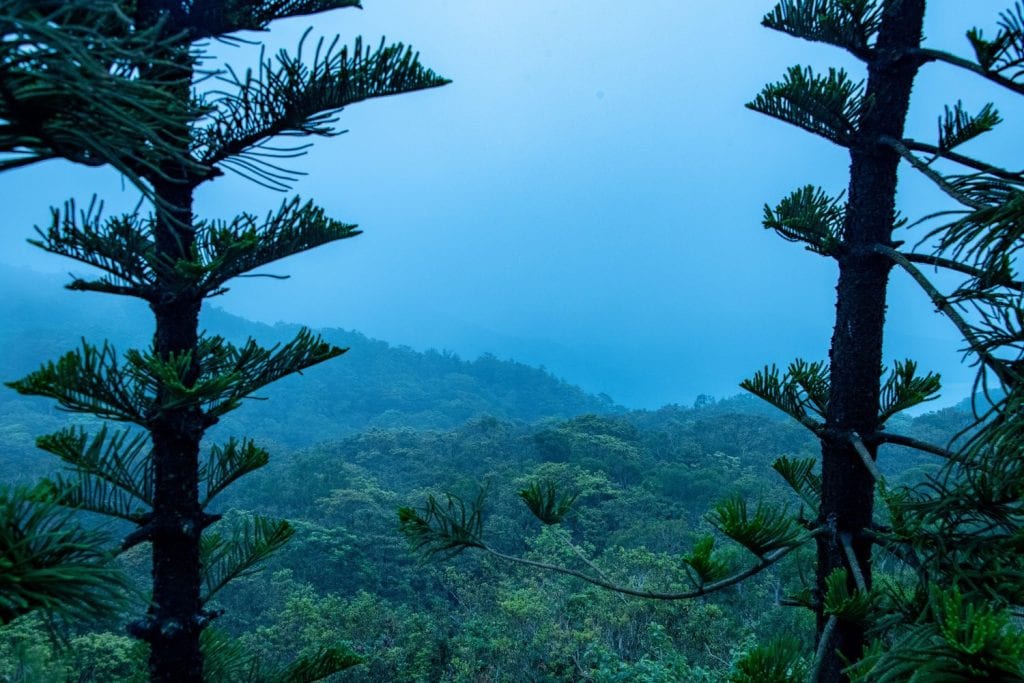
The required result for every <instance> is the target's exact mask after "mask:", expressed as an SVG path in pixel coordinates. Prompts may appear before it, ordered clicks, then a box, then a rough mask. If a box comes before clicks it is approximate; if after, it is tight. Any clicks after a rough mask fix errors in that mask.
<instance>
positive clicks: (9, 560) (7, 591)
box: [0, 0, 191, 623]
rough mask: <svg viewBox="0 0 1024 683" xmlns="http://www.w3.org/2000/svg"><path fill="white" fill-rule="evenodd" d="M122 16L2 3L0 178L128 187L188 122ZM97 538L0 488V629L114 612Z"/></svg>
mask: <svg viewBox="0 0 1024 683" xmlns="http://www.w3.org/2000/svg"><path fill="white" fill-rule="evenodd" d="M123 10H124V8H123V7H121V6H120V5H118V4H117V3H113V2H110V3H97V2H81V1H79V0H73V1H71V2H41V1H35V2H27V1H25V0H4V2H2V3H0V29H2V30H0V36H2V38H0V151H2V152H3V153H5V155H6V156H5V158H4V159H3V160H0V171H7V170H11V169H15V168H18V167H21V166H26V165H29V164H32V163H36V162H38V161H43V160H46V159H54V158H63V159H66V160H69V161H73V162H76V163H82V164H87V165H90V166H98V165H103V164H109V165H112V166H113V167H115V168H117V169H119V170H120V171H122V172H123V173H125V174H127V175H128V176H129V177H130V178H132V180H133V181H135V182H138V181H139V178H138V177H137V176H133V175H132V174H131V172H130V168H129V166H130V165H133V164H140V165H141V164H144V163H145V162H146V158H147V157H148V156H149V152H148V149H149V146H150V143H149V142H147V141H150V140H153V141H156V143H157V144H160V141H161V139H162V134H163V132H164V131H166V130H167V129H168V128H169V127H171V126H174V125H180V123H182V122H184V121H185V120H186V117H187V116H188V111H189V110H190V109H191V104H190V103H181V102H178V101H174V100H172V99H171V98H170V97H168V96H167V95H166V93H164V92H163V91H162V90H160V89H159V88H157V87H154V86H153V84H151V83H148V82H146V81H145V80H143V79H140V78H137V77H135V76H134V75H133V74H132V69H133V68H132V64H133V63H137V62H141V61H142V60H144V59H145V57H146V55H147V54H149V53H151V52H152V51H153V50H154V49H155V48H156V47H158V45H160V43H161V38H160V36H159V35H158V32H157V31H156V30H150V31H134V30H132V27H131V25H130V22H129V21H128V20H127V18H126V17H125V15H124V11H123ZM162 47H169V46H168V45H162ZM183 56H184V57H185V58H187V57H188V54H187V52H184V53H183ZM165 151H167V152H171V153H173V152H174V151H175V150H174V148H173V147H165ZM182 159H183V160H184V157H182ZM103 539H104V537H103V535H102V534H99V533H97V532H95V531H90V530H87V529H85V528H84V527H82V526H81V525H80V524H78V523H77V521H76V520H75V519H74V518H73V515H72V514H71V513H69V512H68V511H66V510H64V509H62V508H61V507H60V506H59V505H58V501H56V500H55V499H54V497H53V496H52V495H51V494H50V493H49V492H47V491H45V490H41V489H38V488H29V487H24V486H21V487H8V486H3V487H0V557H2V558H3V561H2V563H0V623H7V622H9V621H11V620H12V619H14V618H16V617H18V616H21V615H23V614H25V613H27V612H29V611H32V610H36V609H41V610H44V611H46V612H47V613H49V614H50V615H58V616H60V617H62V618H63V619H74V618H80V617H92V616H100V615H107V614H109V613H111V612H112V611H114V610H115V609H117V608H119V607H121V606H123V594H124V593H125V590H126V587H127V586H126V580H125V577H124V576H123V574H121V573H120V572H119V571H117V570H116V569H115V568H114V566H113V565H112V564H111V562H110V559H111V558H110V554H109V553H108V552H106V551H105V550H104V549H103Z"/></svg>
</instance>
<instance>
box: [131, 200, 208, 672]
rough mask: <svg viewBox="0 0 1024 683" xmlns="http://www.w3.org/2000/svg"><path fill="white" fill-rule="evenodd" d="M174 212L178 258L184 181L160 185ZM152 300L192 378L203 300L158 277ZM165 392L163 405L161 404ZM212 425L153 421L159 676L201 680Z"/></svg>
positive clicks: (187, 413)
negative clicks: (206, 472)
mask: <svg viewBox="0 0 1024 683" xmlns="http://www.w3.org/2000/svg"><path fill="white" fill-rule="evenodd" d="M156 190H157V196H158V197H159V198H160V199H161V200H162V201H165V202H167V204H168V205H169V207H173V210H169V211H167V212H166V213H163V214H162V215H160V217H159V218H158V220H157V224H156V229H155V238H156V246H157V252H158V253H159V254H161V255H163V256H164V257H166V258H169V259H170V260H171V261H172V262H173V260H175V259H176V258H178V257H185V256H187V254H188V252H189V250H190V249H191V246H192V233H191V230H190V226H191V219H192V215H191V206H192V197H191V194H192V191H191V189H190V188H189V187H187V186H185V185H169V186H159V185H158V186H157V188H156ZM156 289H157V291H156V292H155V296H154V300H153V302H152V303H151V308H152V310H153V313H154V316H155V317H156V333H155V335H154V337H153V346H154V350H155V352H156V353H157V355H159V356H160V357H161V358H165V359H167V358H171V357H174V356H177V357H181V356H182V355H183V354H190V355H191V357H192V363H191V365H190V367H189V369H188V374H187V376H186V381H185V384H186V386H188V385H191V384H194V382H195V380H196V377H197V375H198V365H197V363H196V352H197V346H198V333H199V309H200V307H201V304H202V299H201V298H200V297H199V296H198V295H197V293H196V292H194V291H191V289H186V290H185V291H181V290H180V289H179V288H178V287H177V286H176V283H174V282H167V281H162V282H161V281H159V280H158V285H157V288H156ZM160 394H162V390H160V391H158V403H160V402H162V398H163V396H161V395H160ZM205 430H206V423H205V418H204V415H203V413H202V411H201V409H200V408H199V407H198V406H195V405H191V406H184V407H181V408H172V409H168V410H165V411H163V412H162V413H161V414H160V415H159V416H157V417H156V418H155V419H154V420H153V423H152V424H151V426H150V432H151V436H152V442H153V468H154V491H153V498H154V500H153V503H154V504H153V518H152V521H151V526H152V529H153V532H152V535H151V541H152V545H153V570H152V571H153V603H152V606H151V608H150V612H149V618H148V620H147V622H148V623H147V631H148V632H147V633H144V634H143V637H144V638H145V639H146V640H147V641H148V642H149V643H150V648H151V650H150V660H149V668H150V677H151V679H152V680H153V681H161V682H164V681H166V682H168V683H170V682H171V681H181V682H186V681H188V682H190V681H197V682H198V681H202V680H203V676H202V674H203V665H202V655H201V653H200V650H199V635H200V632H201V631H202V628H203V626H204V624H205V621H206V617H205V616H204V612H203V609H202V603H201V601H200V591H199V584H200V569H201V567H200V561H199V540H200V535H201V534H202V531H203V528H204V526H205V524H206V520H205V516H204V514H203V511H202V508H201V507H200V504H199V482H198V471H199V444H200V441H201V440H202V438H203V433H204V432H205Z"/></svg>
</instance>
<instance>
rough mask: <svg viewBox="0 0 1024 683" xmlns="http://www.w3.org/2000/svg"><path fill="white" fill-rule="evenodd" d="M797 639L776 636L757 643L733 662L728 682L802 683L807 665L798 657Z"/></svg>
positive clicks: (799, 649)
mask: <svg viewBox="0 0 1024 683" xmlns="http://www.w3.org/2000/svg"><path fill="white" fill-rule="evenodd" d="M801 649H802V648H801V646H800V641H798V640H795V639H793V638H775V639H772V640H770V641H768V642H767V643H765V644H764V645H758V646H756V647H754V648H753V649H751V650H750V651H749V652H747V653H746V654H744V655H743V656H742V657H740V659H739V660H738V661H737V662H736V664H735V666H734V668H733V671H732V673H731V674H730V676H729V681H730V683H803V681H804V679H805V678H806V676H807V666H806V665H805V664H804V662H803V660H802V659H801V658H800V653H801Z"/></svg>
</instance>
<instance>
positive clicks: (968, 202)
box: [878, 136, 988, 210]
mask: <svg viewBox="0 0 1024 683" xmlns="http://www.w3.org/2000/svg"><path fill="white" fill-rule="evenodd" d="M878 141H879V142H880V143H882V144H884V145H889V146H890V147H892V148H893V149H894V150H896V151H897V152H898V153H899V155H900V156H901V157H903V158H904V159H905V160H906V161H907V162H908V163H909V164H910V165H911V166H913V167H914V168H915V169H917V170H918V171H920V172H921V173H922V174H924V175H925V176H927V177H928V179H929V180H931V181H932V182H933V183H935V185H936V186H937V187H938V188H939V189H940V190H942V191H943V192H945V193H946V194H947V195H949V196H950V197H952V198H953V199H955V200H956V201H957V202H959V203H961V204H963V205H965V206H969V207H971V208H972V209H975V210H981V209H985V208H988V207H987V206H986V205H985V204H984V203H982V202H979V201H977V200H976V199H974V198H972V197H970V196H968V195H966V194H964V193H963V192H961V191H960V190H959V189H957V188H956V187H955V186H954V185H953V184H952V183H950V182H949V181H948V180H947V179H946V178H945V177H944V176H943V175H942V174H941V173H939V172H938V171H936V170H935V169H933V168H932V167H931V166H929V165H928V164H927V163H926V162H924V161H922V160H921V159H919V158H918V157H917V155H915V154H914V153H913V152H912V151H911V150H910V149H909V148H908V147H907V146H906V145H905V144H904V142H903V141H902V140H897V139H895V138H891V137H888V136H882V137H880V138H879V140H878Z"/></svg>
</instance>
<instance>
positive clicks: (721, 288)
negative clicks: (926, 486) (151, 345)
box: [0, 0, 1024, 407]
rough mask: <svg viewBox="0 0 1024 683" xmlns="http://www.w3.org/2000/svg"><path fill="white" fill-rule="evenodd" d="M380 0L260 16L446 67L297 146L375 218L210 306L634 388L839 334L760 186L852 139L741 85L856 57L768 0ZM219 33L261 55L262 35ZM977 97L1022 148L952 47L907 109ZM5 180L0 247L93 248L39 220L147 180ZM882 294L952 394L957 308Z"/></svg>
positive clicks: (235, 184) (929, 200) (817, 352)
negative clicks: (43, 232)
mask: <svg viewBox="0 0 1024 683" xmlns="http://www.w3.org/2000/svg"><path fill="white" fill-rule="evenodd" d="M930 5H931V7H930V8H929V16H928V21H927V25H926V34H927V37H928V40H929V42H930V43H931V44H932V45H933V46H936V47H942V48H946V49H949V50H950V51H953V52H956V53H959V54H964V55H967V54H968V52H967V50H968V46H967V42H966V40H964V38H963V34H964V31H965V30H966V29H967V28H969V27H970V26H972V25H979V26H983V27H989V28H990V27H992V26H993V24H994V20H995V17H996V15H997V13H998V12H999V11H1000V10H1001V9H1003V8H1004V7H1005V3H1004V2H992V1H990V0H972V1H971V2H966V1H965V0H961V1H956V0H941V1H938V0H933V2H931V3H930ZM365 7H366V9H365V10H363V11H358V10H344V11H338V12H334V13H330V14H327V15H323V16H319V17H314V18H305V19H296V20H290V21H288V22H281V23H280V24H278V25H276V26H275V28H274V30H273V31H272V32H271V33H270V34H268V35H266V36H261V37H262V38H264V39H266V40H267V42H268V45H270V46H271V49H277V48H280V47H291V46H292V45H294V44H295V42H296V41H297V39H298V37H299V36H300V35H301V33H302V31H303V30H304V29H305V27H306V26H308V25H310V24H312V25H313V26H314V35H332V34H334V33H340V34H341V35H342V37H343V38H350V37H352V36H355V35H363V36H364V37H365V38H366V39H367V40H368V41H370V42H371V43H374V42H376V41H377V40H379V36H381V35H386V36H387V37H388V38H389V39H392V40H402V41H404V42H407V43H411V44H413V45H414V46H415V47H416V48H417V49H418V50H419V51H420V53H421V59H422V61H423V63H424V64H426V65H427V66H430V67H432V68H433V69H435V70H436V71H438V72H439V73H441V74H443V75H445V76H447V77H449V78H451V79H453V83H452V84H451V85H448V86H446V87H444V88H440V89H436V90H432V91H428V92H423V93H416V94H411V95H403V96H400V97H395V98H389V99H387V100H377V101H371V102H366V103H361V104H358V105H355V106H353V107H351V108H349V109H347V110H345V111H344V112H342V114H341V115H340V119H339V126H340V127H341V128H344V129H348V130H349V132H348V133H347V134H345V135H342V136H340V137H337V138H333V139H329V140H318V141H316V145H315V147H314V148H313V149H312V150H311V152H310V153H309V154H308V155H307V156H306V157H305V158H303V159H300V160H298V161H296V162H295V163H294V167H295V168H297V169H300V170H302V171H305V172H307V173H308V174H309V175H308V176H307V177H305V178H304V179H303V180H302V181H300V182H299V183H297V185H296V186H295V192H296V193H298V194H300V195H302V196H303V197H306V198H314V199H316V200H317V201H318V202H319V203H320V204H321V205H322V206H324V207H325V208H326V209H327V210H328V211H329V212H330V214H331V215H333V216H335V217H336V218H339V219H341V220H344V221H348V222H353V223H358V224H359V225H360V227H361V228H362V229H363V230H364V231H365V234H363V235H361V236H359V237H357V238H356V239H353V240H346V241H344V242H341V243H339V244H336V245H332V246H329V247H325V248H322V249H318V250H315V251H313V252H310V253H307V254H304V255H301V256H297V257H293V258H291V259H289V260H287V261H284V262H281V263H280V264H277V265H275V266H274V267H272V268H270V269H268V271H267V272H272V273H279V274H289V275H291V276H292V277H291V278H290V279H289V280H287V281H284V282H278V281H272V280H265V279H255V280H244V281H239V282H236V283H235V286H234V287H233V289H232V291H231V292H230V293H229V294H227V295H226V296H224V297H221V298H219V299H217V300H214V302H213V303H214V304H215V305H219V306H222V307H224V308H225V309H227V310H229V311H231V312H234V313H238V314H241V315H244V316H246V317H249V318H252V319H256V320H261V321H266V322H275V321H278V320H282V321H288V322H300V323H305V324H309V325H312V326H334V327H344V328H351V329H356V330H359V331H361V332H363V333H365V334H368V335H370V336H372V337H377V338H380V339H384V340H386V341H389V342H391V343H394V344H405V345H409V346H412V347H414V348H418V349H425V348H430V347H433V348H437V349H446V350H450V351H454V352H456V353H458V354H460V355H462V356H464V357H474V356H476V355H478V354H480V353H483V352H491V353H494V354H495V355H497V356H499V357H502V358H515V359H516V360H520V361H523V362H528V363H531V364H536V365H544V366H546V367H547V368H548V369H549V370H551V371H552V372H554V373H555V374H556V375H559V376H562V377H564V378H566V379H567V380H569V381H570V382H573V383H576V384H580V385H581V386H582V387H584V388H585V389H587V390H590V391H593V392H604V393H607V394H609V395H610V396H612V397H613V398H614V399H615V400H616V401H618V402H620V403H623V404H625V405H628V406H631V407H657V406H659V405H662V404H665V403H689V402H691V401H692V400H693V399H694V397H695V396H696V395H697V394H701V393H707V394H713V395H717V396H728V395H732V394H734V393H737V392H738V387H737V384H738V383H739V382H740V381H741V380H742V379H743V378H744V377H747V376H749V375H750V374H752V373H753V372H754V371H755V370H757V369H759V368H760V367H761V366H763V365H764V364H766V363H779V364H784V363H787V362H789V361H790V360H792V359H793V358H796V357H804V358H806V359H808V360H817V359H823V358H825V357H826V356H827V351H828V342H829V337H830V335H831V326H832V314H833V306H834V300H833V299H834V287H835V274H836V272H835V268H834V265H833V264H832V263H831V262H830V261H828V260H827V259H824V258H821V257H818V256H816V255H813V254H811V253H809V252H806V251H804V250H803V249H801V247H800V246H799V245H795V244H791V243H787V242H785V241H783V240H782V239H780V238H779V237H777V236H776V235H774V234H773V233H771V232H769V231H766V230H764V229H763V228H762V227H761V223H760V219H761V213H762V206H763V205H764V204H765V203H771V204H772V205H774V203H775V202H776V201H777V200H778V199H780V198H781V197H783V196H784V195H786V194H787V193H789V192H790V191H791V190H793V189H796V188H797V187H799V186H801V185H804V184H807V183H813V184H817V185H821V186H822V187H824V188H825V189H826V190H828V191H830V192H833V193H834V192H838V191H841V190H842V189H844V188H845V185H846V173H847V166H848V157H847V154H846V152H845V150H842V149H839V148H836V147H833V146H831V145H830V144H829V143H828V142H826V141H824V140H822V139H819V138H815V137H813V136H811V135H810V134H807V133H804V132H802V131H799V130H796V129H794V128H791V127H789V126H787V125H785V124H783V123H781V122H778V121H775V120H772V119H769V118H766V117H764V116H761V115H759V114H756V113H754V112H751V111H749V110H747V109H745V108H744V106H743V104H744V103H745V102H747V101H749V100H750V99H752V98H753V97H754V96H755V95H756V94H757V93H758V91H759V90H760V89H761V87H762V86H763V85H764V84H765V83H767V82H770V81H774V80H777V79H778V78H779V77H781V75H782V74H783V73H784V71H785V69H786V68H787V67H788V66H791V65H793V64H806V65H812V66H815V67H816V68H818V69H820V70H824V69H826V68H827V67H829V66H843V67H846V68H847V69H849V70H850V71H851V73H853V74H854V75H855V76H856V77H858V78H859V77H861V76H862V74H863V72H862V70H861V68H860V66H859V65H858V64H857V63H854V62H853V61H852V60H851V59H849V58H848V57H846V56H845V55H844V54H843V53H842V52H840V51H839V50H837V49H833V48H829V47H827V46H822V45H815V44H811V43H808V42H805V41H800V40H797V39H794V38H791V37H788V36H785V35H782V34H778V33H775V32H772V31H769V30H767V29H764V28H762V27H761V26H760V25H759V20H760V17H761V16H762V15H763V14H764V13H765V12H766V11H768V10H769V9H771V7H772V3H771V2H760V1H753V0H737V1H734V2H729V3H710V2H680V0H643V1H642V2H637V3H629V4H627V5H624V4H623V3H619V2H610V1H607V0H560V1H559V2H550V1H547V2H541V1H539V0H527V1H525V2H520V3H514V4H509V3H490V2H475V1H471V0H461V1H455V0H452V1H450V2H444V3H412V2H398V0H367V2H366V3H365ZM990 30H991V29H990ZM213 49H214V50H215V52H216V53H217V54H219V55H223V56H224V57H226V58H227V59H228V61H229V62H230V63H232V64H234V65H236V66H238V67H242V68H244V67H245V66H246V65H247V64H250V63H251V60H252V59H254V58H255V56H256V55H257V54H258V52H257V51H256V50H255V49H250V48H244V47H243V48H227V47H224V46H220V45H216V46H214V47H213ZM958 99H962V100H963V101H964V104H965V105H966V106H967V107H968V109H973V110H977V109H978V108H980V106H981V105H982V104H984V102H986V101H989V100H995V101H996V102H997V104H998V105H1000V110H1001V112H1002V113H1003V116H1004V118H1005V119H1007V121H1008V123H1007V124H1004V129H1003V130H997V132H996V133H994V134H992V136H991V139H990V140H983V141H978V142H977V143H972V146H969V147H968V148H966V151H970V152H974V153H976V154H978V155H986V154H993V155H996V156H997V157H998V158H1002V159H1004V160H1005V159H1009V160H1010V161H1008V162H1007V163H1008V164H1010V165H1011V166H1012V165H1014V161H1013V160H1014V159H1016V160H1019V159H1020V158H1021V156H1022V155H1021V151H1022V146H1024V144H1022V139H1021V137H1020V136H1019V135H1015V134H1013V132H1012V127H1013V126H1015V122H1016V121H1018V120H1020V118H1019V117H1020V116H1021V114H1024V111H1022V108H1021V106H1020V105H1019V104H1017V103H1014V102H1012V101H1010V102H1007V101H1006V100H1005V98H1003V97H1002V94H1001V93H1000V92H998V91H996V90H995V89H994V88H988V87H985V86H984V85H982V84H979V83H978V82H977V81H976V80H975V79H971V78H968V77H965V76H963V75H961V74H957V73H954V72H952V71H951V69H950V68H949V67H942V66H928V67H926V69H925V73H924V75H923V76H922V78H921V79H920V81H919V83H918V86H917V88H916V90H915V99H914V102H913V107H912V112H911V120H910V123H909V128H908V133H909V134H911V135H912V136H913V137H916V138H919V139H923V140H927V141H931V140H933V139H934V134H935V121H936V119H937V117H938V115H939V114H940V113H941V111H942V106H943V105H944V104H952V103H954V102H956V101H957V100H958ZM902 178H903V182H902V184H901V191H900V201H901V209H902V210H903V212H904V214H905V215H906V216H908V217H910V218H916V217H919V216H920V215H922V214H924V213H928V212H930V211H932V210H935V209H937V208H943V207H945V206H946V204H945V203H944V202H943V200H942V198H941V196H940V195H938V194H937V193H936V192H935V191H934V190H933V189H932V188H930V187H929V186H928V185H927V183H926V182H924V181H922V180H921V179H920V178H918V177H915V176H914V175H913V174H912V173H911V172H910V171H909V170H908V169H904V174H903V176H902ZM0 187H2V189H3V192H4V196H5V197H6V198H7V199H8V204H7V209H6V212H5V213H6V215H5V219H4V223H5V227H4V230H3V231H2V232H0V260H2V261H4V262H8V263H13V264H18V265H27V266H29V267H32V268H36V269H39V270H51V271H54V270H56V271H66V270H72V271H74V272H77V273H81V272H83V270H84V269H83V268H81V267H77V266H75V265H74V264H72V263H70V262H65V261H62V260H61V259H59V258H57V257H54V256H50V255H46V254H43V253H42V252H38V250H34V249H33V248H31V247H28V246H26V245H25V242H24V240H25V239H26V238H27V237H29V236H31V234H32V233H31V228H32V225H34V224H38V223H42V222H45V220H46V219H47V215H48V213H47V209H46V207H47V206H48V205H51V204H58V203H60V202H62V201H64V200H65V199H66V198H68V197H70V196H74V197H77V198H78V199H79V201H88V198H89V196H90V195H91V194H93V193H97V194H99V196H100V197H101V198H103V199H104V200H105V201H106V202H107V206H108V207H109V208H110V209H112V210H126V209H128V208H130V207H131V206H132V204H133V202H134V198H133V193H132V192H131V191H128V190H125V189H123V186H122V183H121V181H120V179H119V178H117V177H116V176H115V175H114V174H112V173H110V172H109V171H96V170H88V169H82V168H75V167H71V166H70V165H68V164H66V163H63V162H48V163H46V164H42V165H38V166H36V167H32V168H29V169H25V170H20V171H17V172H12V173H7V174H5V175H4V176H3V177H2V178H0ZM284 198H285V197H284V196H281V195H279V194H275V193H272V192H268V191H266V190H264V189H262V188H260V187H258V186H255V185H253V184H252V183H249V182H248V181H245V180H243V179H240V178H237V177H231V176H228V177H225V178H221V179H218V180H216V181H214V182H213V183H210V184H208V185H207V186H205V187H204V189H202V190H201V191H200V194H199V202H198V205H197V210H198V211H199V213H200V214H201V215H202V216H204V217H208V218H229V217H231V216H232V215H234V213H236V212H239V211H250V212H257V213H262V212H265V211H267V210H269V209H271V208H273V207H275V206H277V205H278V204H279V203H280V202H281V201H282V199H284ZM908 241H916V240H915V239H914V238H913V237H910V238H909V240H908ZM36 252H38V253H36ZM0 294H2V292H0ZM68 296H95V295H82V294H71V293H69V294H68ZM889 319H890V326H889V328H888V331H887V349H888V355H889V357H890V358H900V359H902V358H905V357H912V358H916V359H918V360H919V361H920V362H921V365H922V367H923V368H924V369H929V370H938V371H941V372H942V373H943V375H944V377H946V379H947V381H946V385H947V390H946V392H945V393H946V394H947V395H948V397H949V400H959V398H961V397H963V396H964V395H966V393H967V391H968V390H969V380H970V378H971V377H972V372H971V371H970V369H969V368H965V367H963V366H962V365H960V355H959V353H958V351H957V350H958V347H959V343H958V339H957V337H956V334H955V331H954V330H953V329H952V327H951V326H950V325H949V324H947V323H946V322H945V321H944V320H943V319H941V318H940V317H939V316H938V315H936V314H935V313H934V312H933V310H932V307H931V305H930V304H929V303H928V302H927V300H926V299H925V297H924V296H923V295H922V294H920V293H919V292H918V291H916V290H915V288H914V285H912V284H911V283H909V282H908V281H907V280H906V278H903V277H898V276H897V277H894V279H893V289H892V299H891V303H890V307H889ZM353 353H358V349H353ZM41 360H43V359H41ZM338 362H344V361H343V360H342V361H338Z"/></svg>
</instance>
